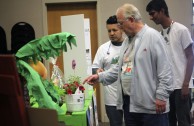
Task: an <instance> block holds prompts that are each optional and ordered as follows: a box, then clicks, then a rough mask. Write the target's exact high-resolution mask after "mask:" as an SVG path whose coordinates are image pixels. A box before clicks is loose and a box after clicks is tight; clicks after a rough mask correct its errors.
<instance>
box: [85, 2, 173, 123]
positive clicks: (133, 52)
mask: <svg viewBox="0 0 194 126" xmlns="http://www.w3.org/2000/svg"><path fill="white" fill-rule="evenodd" d="M116 16H117V21H118V24H119V26H120V27H121V28H122V29H123V31H124V32H125V34H126V35H127V36H128V38H126V39H125V40H124V42H123V44H122V48H121V52H120V56H119V64H118V65H117V66H116V67H114V68H112V69H110V70H108V71H104V72H101V73H99V74H95V75H92V76H89V77H88V78H86V79H85V80H84V82H87V83H89V84H91V85H92V84H95V83H96V82H98V81H99V82H103V83H106V84H111V83H112V82H114V81H116V80H117V81H118V83H119V84H118V86H117V109H123V110H124V119H125V124H126V126H168V115H167V113H168V112H169V102H168V101H169V96H170V93H171V92H172V91H173V87H172V70H171V67H170V63H169V59H168V56H167V51H166V48H165V45H164V44H165V40H164V38H163V37H162V35H161V34H160V33H159V32H157V31H156V30H154V29H153V28H151V27H149V26H147V25H146V24H144V23H143V22H142V20H141V14H140V12H139V10H138V9H137V8H136V7H135V6H134V5H132V4H124V5H123V6H121V7H119V8H118V9H117V12H116Z"/></svg>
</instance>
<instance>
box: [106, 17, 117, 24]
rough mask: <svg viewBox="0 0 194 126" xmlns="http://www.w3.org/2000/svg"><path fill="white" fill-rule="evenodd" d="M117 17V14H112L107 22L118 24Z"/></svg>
mask: <svg viewBox="0 0 194 126" xmlns="http://www.w3.org/2000/svg"><path fill="white" fill-rule="evenodd" d="M117 23H118V22H117V17H116V15H113V16H110V17H109V18H108V19H107V21H106V24H117Z"/></svg>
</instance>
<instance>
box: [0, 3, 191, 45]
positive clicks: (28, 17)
mask: <svg viewBox="0 0 194 126" xmlns="http://www.w3.org/2000/svg"><path fill="white" fill-rule="evenodd" d="M53 1H56V2H70V1H71V2H72V1H73V2H80V1H97V4H98V14H97V15H98V36H99V39H98V40H99V45H100V44H102V43H104V42H105V41H106V40H107V39H108V37H107V31H106V27H105V21H106V19H107V18H108V17H109V16H110V15H113V14H115V11H116V9H117V8H118V7H119V6H120V5H122V4H124V3H127V2H130V3H132V4H134V5H135V6H137V7H138V8H139V10H140V11H141V14H142V16H143V20H144V22H146V23H147V24H148V25H150V26H152V27H154V28H156V29H159V28H160V27H156V25H155V24H154V23H153V22H152V21H150V20H149V16H148V15H147V12H146V11H145V8H146V5H147V3H148V2H149V1H150V0H1V1H0V26H2V27H3V28H4V29H5V31H6V35H7V42H8V49H10V41H11V39H10V38H11V37H10V34H11V28H12V26H13V25H14V24H15V23H17V22H19V21H25V22H28V23H30V24H31V25H32V26H33V27H34V29H35V33H36V37H37V38H38V37H41V36H43V35H44V34H46V32H45V29H46V28H45V27H46V26H47V25H46V20H44V19H45V17H44V13H43V11H44V6H43V5H44V3H47V2H50V3H52V2H53ZM42 3H43V4H42ZM191 3H192V0H167V4H168V6H169V11H170V16H171V17H172V18H173V20H174V21H178V22H180V23H182V24H184V25H186V26H187V27H188V28H189V29H191V24H192V7H191V6H192V4H191Z"/></svg>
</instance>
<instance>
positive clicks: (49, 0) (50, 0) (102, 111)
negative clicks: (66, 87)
mask: <svg viewBox="0 0 194 126" xmlns="http://www.w3.org/2000/svg"><path fill="white" fill-rule="evenodd" d="M80 2H96V3H97V5H96V12H97V29H98V31H97V33H98V36H97V38H98V40H101V38H102V37H101V34H99V31H101V27H100V26H101V22H100V20H101V18H100V16H99V14H100V0H42V8H43V10H42V12H43V13H42V15H43V22H42V23H43V34H44V35H48V23H47V4H56V3H80ZM99 44H100V41H98V45H99ZM44 64H45V66H46V68H48V77H50V70H49V62H47V61H44ZM48 79H49V78H48ZM102 90H103V87H102V85H101V84H100V94H99V96H100V111H99V112H100V117H98V119H99V121H102V122H106V121H107V117H106V115H105V113H106V112H105V107H104V100H103V97H104V96H103V95H104V93H103V92H101V91H102ZM104 115H105V116H104Z"/></svg>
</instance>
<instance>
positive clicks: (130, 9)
mask: <svg viewBox="0 0 194 126" xmlns="http://www.w3.org/2000/svg"><path fill="white" fill-rule="evenodd" d="M119 9H122V10H123V16H124V17H125V18H129V17H133V18H134V19H135V20H136V21H140V20H141V14H140V12H139V10H138V9H137V8H136V7H135V6H134V5H132V4H124V5H123V6H121V7H120V8H119ZM119 9H118V10H119ZM118 10H117V11H118Z"/></svg>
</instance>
